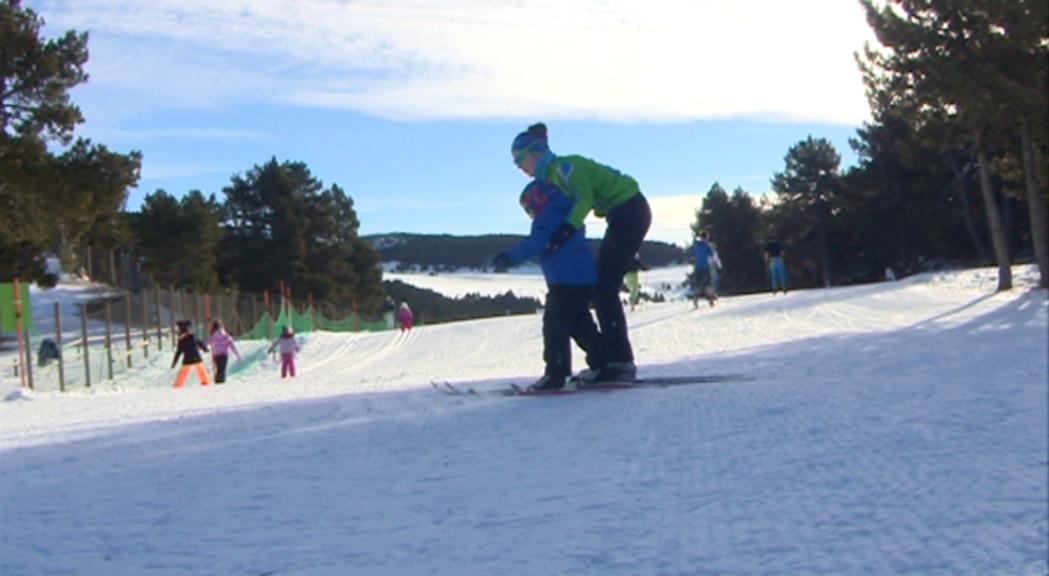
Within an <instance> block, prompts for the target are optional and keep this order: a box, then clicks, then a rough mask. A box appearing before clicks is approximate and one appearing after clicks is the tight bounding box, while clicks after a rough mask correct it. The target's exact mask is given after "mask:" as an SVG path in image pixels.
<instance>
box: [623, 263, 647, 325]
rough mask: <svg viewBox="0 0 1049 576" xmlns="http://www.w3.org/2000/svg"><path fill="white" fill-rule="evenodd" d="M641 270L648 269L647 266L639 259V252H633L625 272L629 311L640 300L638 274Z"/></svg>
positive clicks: (632, 309)
mask: <svg viewBox="0 0 1049 576" xmlns="http://www.w3.org/2000/svg"><path fill="white" fill-rule="evenodd" d="M642 270H648V266H645V263H644V262H642V261H641V255H640V254H634V260H633V261H632V262H631V263H630V268H629V269H628V270H627V273H626V287H627V290H628V291H629V293H630V311H631V312H633V311H634V310H635V309H636V308H637V304H638V302H640V301H641V278H640V274H641V271H642Z"/></svg>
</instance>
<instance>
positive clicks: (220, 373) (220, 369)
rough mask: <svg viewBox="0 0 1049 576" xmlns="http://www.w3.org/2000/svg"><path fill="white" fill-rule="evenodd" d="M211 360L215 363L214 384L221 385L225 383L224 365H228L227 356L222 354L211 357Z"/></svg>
mask: <svg viewBox="0 0 1049 576" xmlns="http://www.w3.org/2000/svg"><path fill="white" fill-rule="evenodd" d="M211 359H212V360H214V361H215V383H216V384H222V383H223V382H225V381H226V365H227V364H229V356H227V355H225V354H223V355H221V356H212V357H211Z"/></svg>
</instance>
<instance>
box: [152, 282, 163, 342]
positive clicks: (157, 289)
mask: <svg viewBox="0 0 1049 576" xmlns="http://www.w3.org/2000/svg"><path fill="white" fill-rule="evenodd" d="M153 291H154V292H153V298H154V299H155V300H156V302H154V303H153V309H154V310H156V312H157V314H156V317H157V352H160V351H162V350H164V335H163V334H162V333H161V331H160V326H161V325H162V324H163V323H162V322H161V321H160V286H159V285H157V286H155V287H154V288H153Z"/></svg>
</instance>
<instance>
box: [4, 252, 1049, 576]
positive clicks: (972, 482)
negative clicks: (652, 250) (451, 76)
mask: <svg viewBox="0 0 1049 576" xmlns="http://www.w3.org/2000/svg"><path fill="white" fill-rule="evenodd" d="M1016 272H1017V278H1016V280H1017V284H1018V285H1020V286H1019V287H1018V288H1017V289H1015V290H1013V291H1011V292H1009V293H1005V294H995V293H994V285H995V277H994V272H993V271H992V270H975V271H966V272H958V273H941V274H929V275H924V276H920V277H915V278H910V279H907V280H904V281H901V282H897V283H884V284H876V285H867V286H858V287H850V288H836V289H830V290H811V291H797V292H791V293H790V294H788V295H786V296H776V297H772V296H769V295H752V296H741V297H736V298H726V299H723V300H722V301H721V304H720V305H719V306H718V307H716V308H713V309H711V308H705V307H701V308H700V309H699V310H692V308H691V304H686V303H685V302H682V301H672V302H667V303H663V304H649V305H646V306H644V307H642V308H640V309H638V311H636V312H634V313H631V314H629V316H628V319H629V322H630V325H631V336H632V339H633V342H634V347H635V351H636V353H637V355H638V358H639V363H640V365H641V370H640V371H641V375H642V376H645V375H662V374H717V373H727V372H732V373H736V372H744V373H747V374H749V375H752V376H754V379H753V380H751V381H746V382H732V383H721V384H708V385H697V386H681V387H673V388H665V389H639V390H627V391H616V392H608V393H588V394H578V395H572V396H562V397H545V398H528V397H523V398H498V397H453V396H445V395H441V394H438V393H436V392H434V391H433V390H432V389H431V388H430V381H431V380H434V379H448V380H454V381H456V382H469V383H473V385H475V386H477V387H479V388H495V387H499V386H501V385H505V383H506V382H509V381H523V380H527V379H529V378H534V377H537V376H538V375H539V374H540V373H541V372H542V361H541V337H540V320H541V317H540V315H529V316H517V317H510V318H498V319H488V320H479V321H471V322H462V323H455V324H445V325H436V326H427V327H422V328H419V329H417V330H415V331H413V332H411V333H408V334H406V335H402V334H400V333H396V332H389V333H376V334H327V333H320V334H313V335H309V336H308V337H307V339H306V341H305V343H304V344H305V345H304V348H303V353H302V355H301V358H300V367H301V373H300V375H299V377H298V378H295V379H293V380H284V381H281V380H280V378H279V375H278V374H277V373H276V366H275V365H273V364H270V363H263V364H262V365H260V366H258V367H256V368H254V369H252V370H249V371H245V372H243V373H241V374H239V375H238V376H237V377H235V378H234V379H233V380H232V381H231V382H230V383H228V384H226V385H224V386H221V387H210V388H203V387H200V386H193V382H194V381H193V380H192V379H191V380H190V385H188V386H187V388H186V389H183V390H173V389H171V388H170V386H171V383H172V381H173V379H174V372H173V371H171V370H169V369H168V363H169V361H170V357H166V358H163V359H161V360H160V361H157V362H156V363H155V365H154V366H152V367H150V368H147V369H145V370H144V371H142V372H140V373H139V374H138V376H136V378H137V380H134V381H124V382H121V383H120V385H118V386H108V387H97V388H96V389H94V390H93V391H92V392H90V393H88V392H83V391H77V392H69V393H65V394H60V393H36V394H33V395H31V396H28V397H27V398H24V399H18V400H13V401H8V402H2V403H0V574H2V575H3V576H22V575H27V576H31V575H51V574H63V575H65V574H76V575H79V574H83V575H142V574H148V575H184V574H193V575H196V574H201V575H212V574H217V575H227V574H228V575H246V576H263V575H270V576H284V575H303V576H305V575H423V574H426V575H430V574H440V575H543V576H548V575H569V574H571V575H576V574H587V575H588V574H593V575H624V576H625V575H666V576H684V575H751V574H755V575H756V574H762V575H791V576H795V575H810V574H821V575H822V574H827V575H853V574H857V575H859V574H863V575H883V574H884V575H890V574H893V575H894V574H913V575H944V576H947V575H950V576H955V575H981V576H985V575H992V576H1012V575H1017V576H1036V575H1037V576H1044V575H1045V574H1047V566H1046V558H1047V554H1049V545H1047V538H1049V520H1047V510H1049V494H1047V491H1049V480H1047V472H1049V446H1047V442H1049V441H1047V437H1049V429H1047V418H1049V410H1047V402H1049V390H1047V378H1049V375H1047V363H1049V360H1047V353H1049V343H1047V330H1049V323H1047V301H1046V293H1045V291H1039V290H1031V289H1030V288H1029V286H1030V285H1031V284H1032V283H1033V281H1034V271H1033V270H1032V269H1031V268H1029V267H1022V268H1017V269H1016ZM521 276H525V275H521ZM500 277H501V278H500ZM500 277H495V278H497V280H495V281H494V282H497V283H503V284H504V285H505V284H506V278H505V277H506V275H500ZM490 279H491V277H490ZM444 281H448V282H451V280H447V279H445V280H444ZM532 281H533V284H541V282H536V278H535V277H533V278H532ZM451 283H452V284H455V287H454V289H455V290H466V291H474V292H481V291H482V290H481V289H479V288H476V287H470V286H465V284H468V282H467V281H466V280H460V281H459V282H451ZM522 283H524V280H522ZM490 284H492V281H491V280H490V281H489V285H490ZM515 293H516V290H515ZM580 367H582V361H581V356H577V358H576V368H577V369H578V368H580ZM4 377H5V378H8V379H7V380H5V381H4V382H3V385H4V386H8V387H10V386H11V385H12V383H11V381H10V378H9V375H7V374H4Z"/></svg>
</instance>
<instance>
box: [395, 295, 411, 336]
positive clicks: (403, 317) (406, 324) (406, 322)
mask: <svg viewBox="0 0 1049 576" xmlns="http://www.w3.org/2000/svg"><path fill="white" fill-rule="evenodd" d="M397 319H398V320H400V321H401V332H407V331H410V330H411V329H412V321H413V320H414V315H413V314H412V309H411V308H409V307H408V303H407V302H401V309H400V311H399V312H398V313H397Z"/></svg>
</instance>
